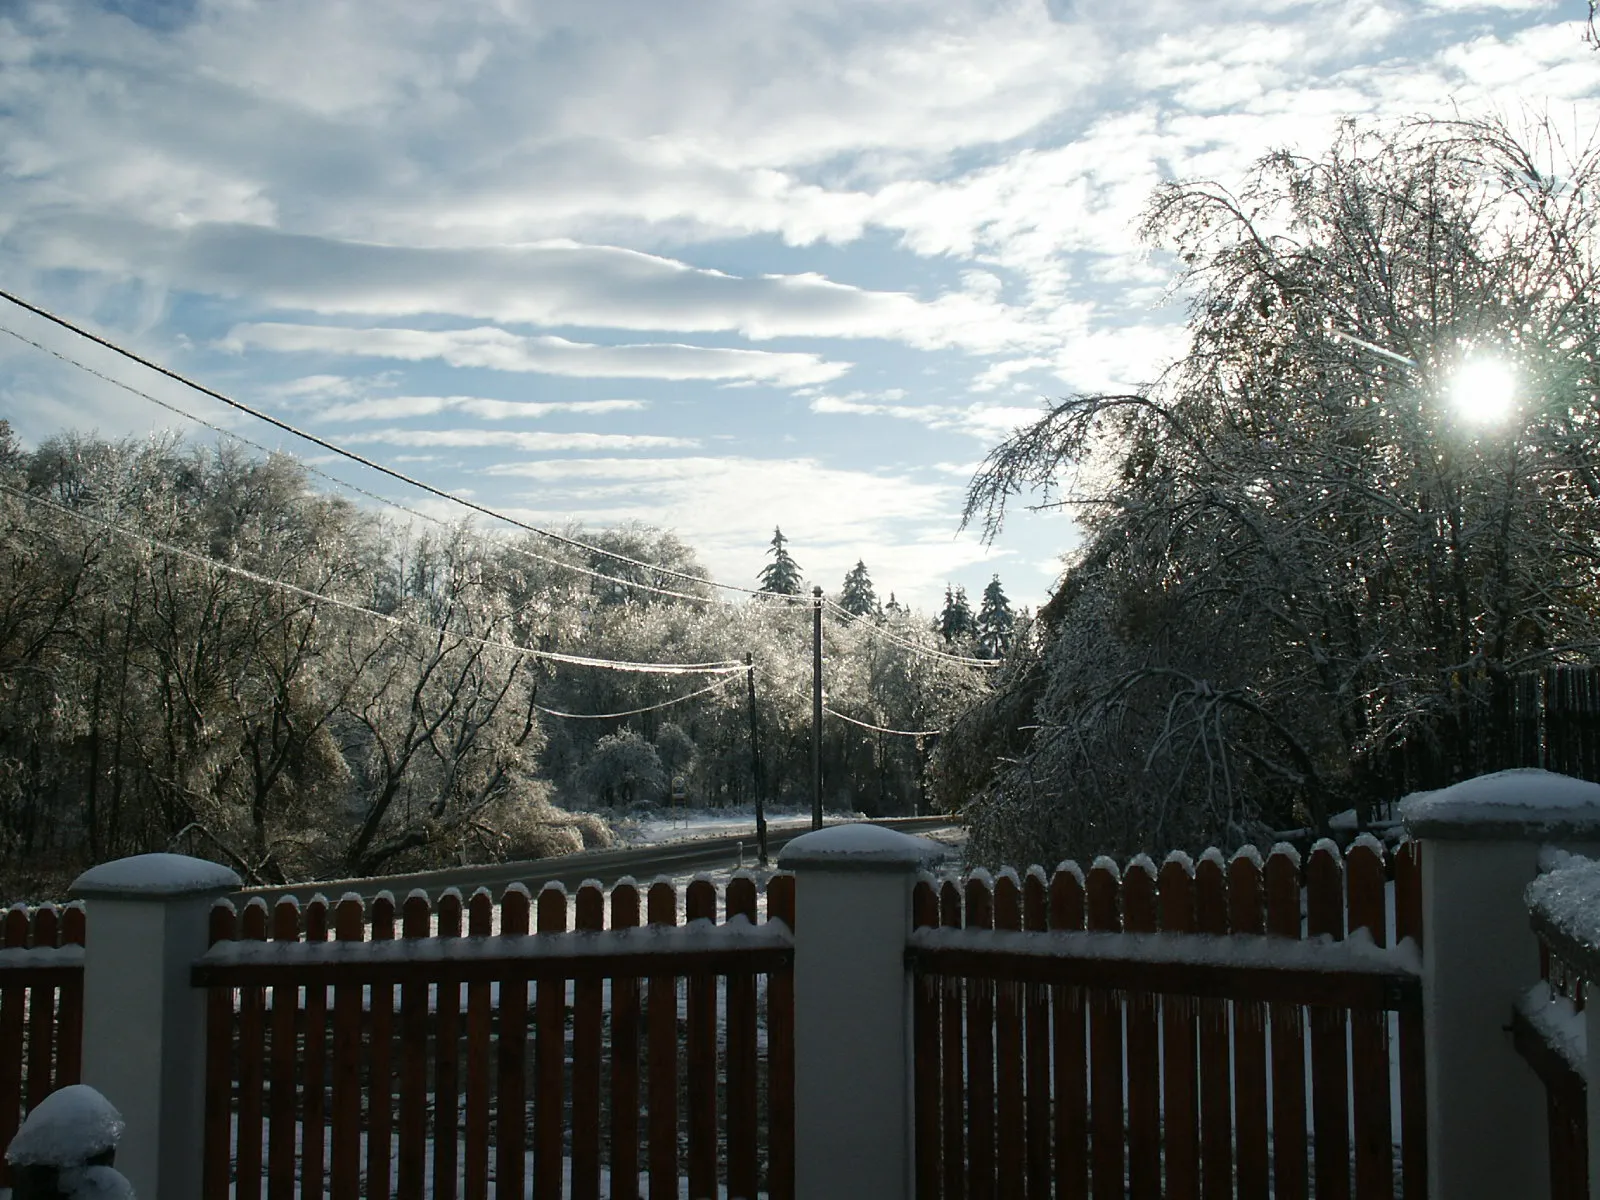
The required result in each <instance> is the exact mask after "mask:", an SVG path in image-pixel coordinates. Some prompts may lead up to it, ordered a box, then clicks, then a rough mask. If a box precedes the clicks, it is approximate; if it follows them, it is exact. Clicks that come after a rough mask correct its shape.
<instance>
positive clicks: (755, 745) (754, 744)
mask: <svg viewBox="0 0 1600 1200" xmlns="http://www.w3.org/2000/svg"><path fill="white" fill-rule="evenodd" d="M744 677H745V682H746V683H747V684H748V685H749V691H750V782H751V784H752V785H753V786H754V787H755V792H756V851H757V853H758V854H760V856H761V865H762V866H763V867H764V866H766V865H767V809H766V804H765V801H764V798H763V796H762V792H763V791H764V789H763V787H762V786H761V734H760V727H759V726H758V725H757V724H756V659H755V655H753V654H751V653H750V652H749V651H748V650H747V651H745V655H744Z"/></svg>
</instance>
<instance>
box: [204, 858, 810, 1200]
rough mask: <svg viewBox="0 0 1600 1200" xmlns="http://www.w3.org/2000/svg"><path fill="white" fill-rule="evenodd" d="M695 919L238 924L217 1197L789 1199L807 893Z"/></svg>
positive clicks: (547, 908)
mask: <svg viewBox="0 0 1600 1200" xmlns="http://www.w3.org/2000/svg"><path fill="white" fill-rule="evenodd" d="M678 899H679V898H678V895H677V892H676V891H675V889H674V888H673V887H672V886H671V885H670V884H667V883H662V882H658V883H656V884H654V885H652V886H651V887H650V888H649V889H648V892H647V893H646V894H644V895H643V896H641V893H640V891H639V889H638V888H636V887H635V886H633V885H632V884H631V883H627V882H624V883H620V884H618V885H617V886H616V887H614V888H613V889H612V890H611V893H610V896H609V921H608V920H607V915H608V914H607V897H606V895H605V894H604V893H603V892H602V890H601V889H600V887H599V886H597V885H592V884H586V885H585V886H584V887H582V888H580V889H579V890H578V892H577V894H576V898H575V900H576V902H575V905H573V911H574V914H575V921H574V922H573V925H574V928H573V931H572V932H568V920H569V899H568V896H567V894H566V892H565V891H564V890H563V889H562V888H561V887H560V886H559V885H550V886H548V887H546V888H545V890H544V891H542V892H541V893H540V895H539V897H538V899H537V902H536V903H535V902H533V901H532V900H531V899H530V897H529V895H528V893H527V891H526V890H525V889H523V888H521V887H520V886H518V885H513V886H512V887H511V888H509V889H508V890H507V891H506V892H505V894H504V896H503V897H502V898H501V901H500V903H499V905H498V913H497V912H496V905H495V904H494V901H493V899H492V897H491V896H490V895H489V893H488V892H487V891H484V890H480V891H479V892H477V893H476V894H475V895H473V896H472V897H471V899H470V900H469V901H468V902H466V903H465V904H463V902H462V901H461V898H460V897H459V895H456V894H454V893H446V894H445V895H444V896H443V897H442V898H441V899H440V901H439V903H438V905H437V908H436V909H430V906H429V902H428V899H427V897H426V896H425V895H423V894H422V893H420V892H419V893H413V895H412V896H411V897H409V898H408V899H407V900H406V901H405V902H404V904H403V905H400V906H397V905H396V904H395V903H394V902H393V901H392V900H391V899H389V898H387V897H379V898H378V899H377V900H375V901H374V902H373V903H372V905H371V908H370V911H367V910H365V909H364V908H363V905H362V902H361V901H360V900H359V899H358V898H356V897H354V896H351V897H347V898H345V899H344V900H342V901H340V902H339V903H338V904H337V905H336V906H333V907H332V908H331V911H330V907H329V906H328V905H327V904H326V903H325V902H323V901H321V900H320V899H316V900H313V901H312V902H311V903H310V904H308V905H306V906H305V908H304V909H301V908H300V907H299V906H298V905H297V904H295V903H294V902H293V901H292V900H286V901H281V902H280V903H279V904H278V905H277V906H276V908H274V909H273V910H272V911H271V912H270V913H269V912H268V910H267V908H266V905H265V903H264V902H262V901H259V900H257V901H252V902H251V903H249V904H247V905H246V906H245V908H244V910H243V912H242V913H236V912H235V910H234V908H233V906H232V905H231V904H227V903H220V904H218V905H217V907H216V908H215V909H214V910H213V917H212V920H213V926H212V941H213V946H212V949H211V951H210V952H208V953H207V955H206V956H205V957H204V958H203V959H202V960H201V961H200V962H199V963H197V964H196V965H195V968H194V973H193V978H194V982H195V983H196V984H197V985H202V986H206V987H209V988H210V989H211V991H210V998H209V1001H208V1004H209V1011H208V1017H207V1031H208V1032H207V1036H208V1039H209V1049H208V1059H207V1062H208V1065H207V1090H208V1100H207V1120H208V1128H207V1133H206V1149H205V1154H206V1163H205V1194H206V1196H207V1197H213V1198H220V1197H224V1196H228V1195H235V1196H238V1197H251V1198H258V1197H260V1196H261V1195H262V1194H263V1187H264V1188H265V1194H266V1195H267V1196H268V1197H269V1198H270V1200H282V1198H287V1197H291V1196H321V1195H323V1194H324V1189H325V1188H326V1194H328V1195H330V1196H332V1197H334V1198H335V1200H344V1198H351V1200H353V1198H354V1197H357V1196H363V1195H377V1196H388V1195H391V1194H395V1195H398V1196H400V1197H402V1198H415V1197H421V1196H423V1195H425V1194H428V1195H431V1196H433V1197H435V1198H437V1200H449V1198H453V1197H455V1196H457V1195H461V1196H464V1197H466V1198H467V1200H479V1198H481V1197H485V1196H487V1195H488V1194H489V1192H490V1190H491V1187H492V1189H493V1191H494V1193H495V1194H497V1195H512V1196H521V1195H523V1194H524V1189H525V1187H526V1186H527V1185H529V1184H531V1186H532V1194H535V1195H539V1196H559V1195H564V1194H565V1195H571V1196H573V1197H575V1198H578V1200H584V1198H587V1197H594V1198H598V1197H599V1196H600V1195H602V1194H606V1195H610V1196H615V1197H632V1196H635V1195H637V1194H638V1192H637V1191H636V1188H637V1185H638V1180H639V1176H640V1169H641V1167H642V1168H643V1169H644V1171H645V1173H646V1174H647V1176H648V1188H647V1191H648V1195H649V1196H650V1197H651V1198H652V1200H658V1198H660V1197H673V1198H674V1200H675V1198H676V1197H677V1196H678V1194H679V1187H680V1175H682V1176H686V1177H687V1181H688V1185H689V1189H690V1193H691V1194H692V1195H697V1196H699V1195H713V1194H715V1193H716V1190H717V1185H718V1182H719V1181H722V1182H724V1183H726V1185H727V1186H728V1188H729V1190H730V1194H733V1195H749V1196H754V1195H755V1194H756V1192H757V1190H758V1188H759V1189H760V1190H762V1191H764V1192H766V1193H767V1194H768V1195H770V1196H773V1197H785V1196H789V1195H791V1194H792V1190H793V1175H794V1141H793V1138H794V1110H793V1102H794V1083H793V1070H794V1062H793V1054H794V1043H793V1030H794V1010H793V1003H794V992H793V978H792V970H791V967H792V962H793V943H792V939H791V936H790V931H791V930H792V928H793V923H794V880H793V877H792V876H787V875H779V876H776V877H774V878H773V879H772V881H771V882H770V883H769V884H768V887H767V893H766V902H767V903H766V909H767V912H766V920H765V921H764V922H761V921H758V899H759V897H758V895H757V891H756V887H755V884H754V883H753V882H752V881H751V880H750V879H748V878H743V877H739V878H735V879H734V880H733V881H732V882H730V883H729V884H728V885H727V888H726V891H725V894H724V896H723V898H722V899H723V904H722V908H723V912H722V917H723V920H722V923H721V924H717V923H716V922H717V918H718V911H717V910H718V896H717V893H716V889H715V888H714V887H713V885H711V884H710V883H708V882H705V881H696V882H695V883H691V884H690V885H689V886H688V888H687V889H686V892H685V895H684V898H683V899H684V914H685V917H686V919H687V921H688V922H689V926H688V927H687V928H681V929H678V930H672V929H671V927H672V926H675V925H677V923H678ZM641 901H643V905H644V911H643V913H641ZM641 916H643V918H644V920H643V922H641ZM497 917H498V922H497V920H496V918H497ZM330 918H331V929H330ZM530 918H532V925H533V929H532V930H531V931H530ZM497 923H498V931H496V924H497ZM641 925H642V927H641ZM330 932H331V934H332V939H333V940H331V941H330V940H329V934H330ZM530 932H531V936H530ZM463 934H465V936H463ZM763 981H764V982H765V988H764V992H765V1004H764V1008H765V1012H764V1017H765V1020H764V1021H760V1020H759V1019H758V1018H759V1017H760V1016H761V1013H760V1012H759V1011H758V1010H759V1009H760V1007H761V993H762V990H763V989H761V988H760V987H759V986H758V984H759V983H761V982H763ZM530 983H531V984H532V989H533V991H532V996H531V999H530V994H529V991H530V989H529V985H530ZM719 990H720V993H721V995H720V1000H721V1004H720V1009H719ZM397 993H398V1006H397V1005H396V998H397ZM330 995H331V1000H330ZM763 1027H764V1029H765V1041H764V1042H763V1041H762V1039H761V1038H760V1037H759V1031H760V1029H761V1028H763ZM530 1042H531V1044H532V1055H531V1057H530V1056H529V1054H528V1049H529V1043H530ZM530 1117H531V1120H530ZM529 1130H531V1143H529V1142H528V1141H527V1139H526V1132H525V1131H529ZM230 1144H231V1149H230ZM641 1151H643V1153H641ZM530 1162H531V1169H529V1167H528V1164H529V1163H530ZM680 1168H681V1169H680ZM564 1189H570V1190H564Z"/></svg>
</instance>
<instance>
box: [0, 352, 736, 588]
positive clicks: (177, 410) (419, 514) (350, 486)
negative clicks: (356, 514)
mask: <svg viewBox="0 0 1600 1200" xmlns="http://www.w3.org/2000/svg"><path fill="white" fill-rule="evenodd" d="M0 333H4V334H7V335H8V336H10V337H13V338H15V339H16V340H17V341H19V342H22V343H24V344H26V345H29V346H32V347H33V348H34V349H35V350H39V351H41V352H43V353H45V354H48V355H50V356H51V357H52V358H56V359H59V360H60V361H62V362H64V363H67V364H68V365H70V366H74V367H77V368H78V369H79V370H81V371H86V372H88V373H89V374H90V375H93V376H95V377H96V378H97V379H102V380H104V381H105V382H106V383H109V384H111V385H112V386H113V387H117V388H121V389H122V390H123V391H125V392H129V393H131V394H132V395H135V396H138V397H139V398H140V399H141V400H147V401H149V402H150V403H151V404H154V405H155V406H156V407H158V408H163V409H165V410H166V411H168V412H170V413H174V414H176V415H177V416H180V417H183V418H184V419H185V420H189V421H193V422H194V423H195V424H196V425H202V426H204V427H205V428H207V429H210V430H212V431H213V432H214V433H218V434H221V435H222V436H223V437H225V438H231V439H232V440H233V441H236V442H238V443H239V444H241V445H244V446H249V447H250V448H251V449H253V450H259V451H260V452H261V453H263V454H273V453H275V451H274V450H273V449H272V448H271V447H270V446H265V445H263V444H262V443H260V442H258V441H255V440H254V439H252V438H249V437H246V436H245V435H244V434H242V433H239V432H237V431H236V430H232V429H228V428H226V427H225V426H222V425H218V424H217V423H216V422H214V421H208V420H207V419H206V418H205V417H201V416H197V415H196V414H194V413H192V412H189V411H188V410H187V409H185V408H183V407H182V406H180V405H177V404H173V403H172V402H171V401H169V400H163V399H161V398H160V397H159V396H153V395H151V394H150V393H149V392H146V391H143V390H142V389H140V388H136V387H134V386H133V385H132V384H131V383H128V382H126V381H124V380H121V379H118V378H116V377H115V376H112V375H107V374H106V373H105V372H104V371H100V370H97V369H96V368H94V367H91V366H90V365H89V364H88V363H85V362H81V361H80V360H78V359H76V358H73V357H72V356H71V355H70V354H64V353H62V352H61V351H60V350H57V349H55V348H54V347H52V346H46V345H45V344H44V343H42V342H37V341H35V340H34V339H32V338H30V337H28V336H26V335H25V334H21V333H18V332H17V331H16V330H14V329H10V328H7V327H6V326H4V325H0ZM294 461H295V462H296V463H298V464H299V465H300V466H301V467H302V468H304V469H305V470H306V471H308V472H310V473H311V474H313V475H316V476H318V477H319V478H322V479H325V480H327V481H328V482H329V483H331V484H333V485H335V486H336V487H341V488H345V489H347V490H349V491H351V492H354V493H355V494H357V495H359V496H365V497H366V498H367V499H369V500H374V501H376V502H377V503H379V504H382V505H385V506H387V507H389V508H393V509H395V510H396V511H398V512H403V513H406V514H407V515H409V516H413V517H416V518H417V519H419V520H422V521H428V522H431V523H432V524H434V525H437V526H439V527H440V528H443V529H449V528H450V522H448V521H446V520H445V519H444V518H443V517H436V516H434V515H433V514H431V513H425V512H423V511H422V510H421V509H417V508H412V507H411V506H410V505H407V504H402V503H401V502H400V501H398V500H394V499H392V498H390V497H388V496H383V495H380V494H379V493H377V492H374V491H369V490H368V489H367V488H364V487H362V486H361V485H360V484H358V483H351V482H350V481H349V480H348V479H342V478H340V477H339V476H337V475H334V474H332V473H331V472H329V471H324V470H323V469H322V468H321V467H319V466H317V465H316V464H314V463H310V462H307V461H306V460H305V459H303V458H296V459H295V460H294ZM505 548H506V549H507V550H509V551H511V552H512V553H513V554H518V555H521V556H523V557H524V558H528V559H531V560H533V561H535V562H542V563H549V564H551V565H553V566H557V567H562V568H565V569H566V570H569V571H574V572H576V573H578V574H580V575H587V576H590V577H591V578H594V579H601V580H605V581H606V582H608V583H614V584H617V585H619V586H623V587H631V588H638V589H640V590H643V591H647V592H654V593H655V594H657V595H659V596H672V597H675V598H676V599H679V600H692V601H694V602H695V603H697V604H716V603H720V601H718V600H717V599H715V598H714V597H711V596H696V595H693V594H692V593H689V592H679V591H674V590H673V589H671V588H663V587H657V586H656V585H655V584H650V583H641V582H640V581H638V580H635V579H623V578H622V577H620V576H617V575H607V574H606V573H605V572H604V571H597V570H595V569H594V568H592V567H584V566H580V565H578V564H577V563H569V562H566V561H564V560H562V559H559V558H552V557H550V556H549V555H548V554H540V553H539V552H538V551H537V550H529V549H528V548H527V547H526V546H518V545H515V544H513V543H509V542H508V543H506V544H505ZM652 569H655V568H652Z"/></svg>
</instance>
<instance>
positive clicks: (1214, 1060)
mask: <svg viewBox="0 0 1600 1200" xmlns="http://www.w3.org/2000/svg"><path fill="white" fill-rule="evenodd" d="M1194 893H1195V930H1196V932H1199V933H1210V934H1224V933H1227V932H1228V885H1227V880H1226V878H1225V876H1224V874H1223V868H1222V860H1221V856H1220V855H1217V854H1215V853H1209V852H1208V853H1207V854H1205V855H1202V856H1201V859H1200V861H1199V862H1198V863H1197V864H1196V865H1195V872H1194ZM1199 1016H1200V1184H1201V1195H1203V1196H1204V1197H1205V1198H1206V1200H1232V1196H1233V1084H1232V1081H1231V1080H1230V1078H1229V1074H1230V1071H1231V1069H1232V1063H1231V1055H1230V1054H1229V1049H1228V1002H1227V1001H1226V1000H1201V1001H1200V1002H1199Z"/></svg>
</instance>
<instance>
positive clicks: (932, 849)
mask: <svg viewBox="0 0 1600 1200" xmlns="http://www.w3.org/2000/svg"><path fill="white" fill-rule="evenodd" d="M947 849H948V847H946V846H941V845H940V844H939V843H938V842H935V841H930V840H929V839H928V838H920V837H912V836H910V835H909V834H904V833H900V832H899V831H898V830H894V829H885V828H883V826H881V825H868V824H866V823H865V822H852V823H850V824H846V825H830V826H829V827H828V828H826V829H818V830H815V831H814V832H812V833H806V834H802V835H801V836H799V837H797V838H795V839H794V840H793V841H792V842H790V843H789V844H788V845H787V846H785V847H784V848H783V850H782V851H781V852H780V853H779V854H778V865H779V866H780V867H782V868H784V869H785V870H794V869H796V868H799V869H802V870H803V869H806V868H810V867H825V868H827V869H828V870H830V871H906V870H914V869H916V868H917V867H920V866H921V865H922V864H923V863H925V862H927V861H929V860H930V859H933V858H937V857H939V856H940V855H942V854H944V853H945V852H946V850H947Z"/></svg>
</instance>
